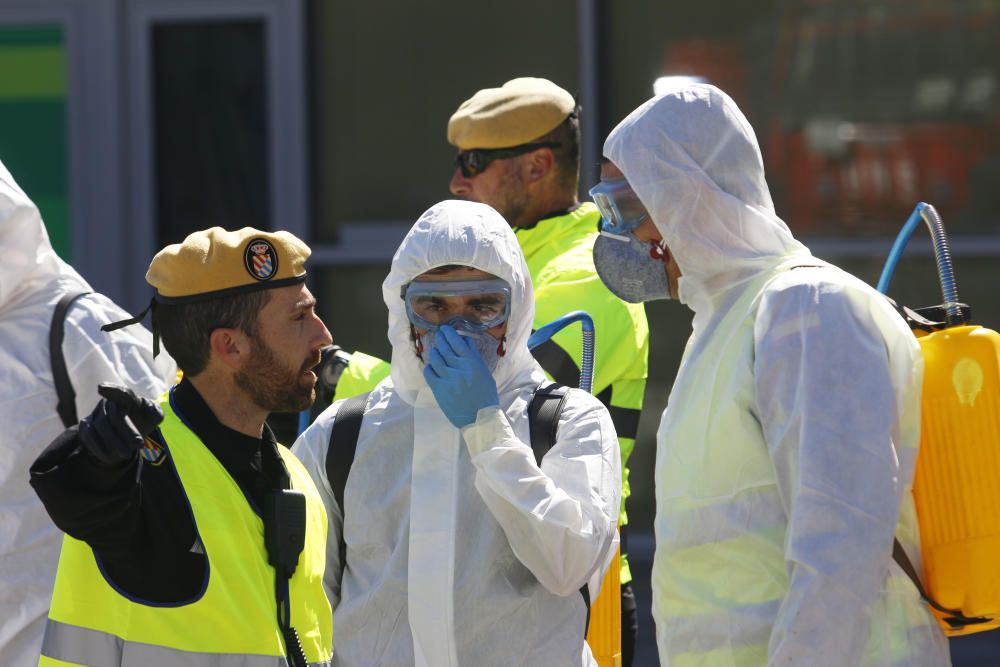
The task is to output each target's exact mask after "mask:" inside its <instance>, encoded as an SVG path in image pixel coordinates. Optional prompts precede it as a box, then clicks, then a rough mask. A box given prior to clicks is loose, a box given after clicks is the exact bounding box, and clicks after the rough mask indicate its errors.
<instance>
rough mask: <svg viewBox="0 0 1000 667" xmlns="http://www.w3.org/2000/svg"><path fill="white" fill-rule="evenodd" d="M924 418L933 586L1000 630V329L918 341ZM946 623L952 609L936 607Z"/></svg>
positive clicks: (964, 330)
mask: <svg viewBox="0 0 1000 667" xmlns="http://www.w3.org/2000/svg"><path fill="white" fill-rule="evenodd" d="M918 341H919V343H920V347H921V349H922V350H923V354H924V388H923V415H922V420H921V440H920V452H919V454H918V457H917V472H916V477H915V478H914V485H913V493H914V497H915V500H916V505H917V515H918V518H919V523H920V541H921V549H920V550H921V556H922V558H923V569H924V587H925V589H926V590H927V592H928V593H929V595H930V597H931V598H933V599H934V600H936V601H937V602H938V604H940V605H941V606H943V607H946V608H949V609H957V610H960V611H961V612H962V613H963V614H965V615H966V616H983V617H988V618H991V619H992V620H991V621H989V622H988V623H985V624H979V625H973V626H968V627H966V628H965V629H954V628H952V627H950V626H949V625H948V624H947V623H945V622H942V626H943V627H944V628H945V632H946V633H947V634H949V635H952V636H954V635H961V634H968V633H971V632H980V631H982V630H988V629H991V628H996V627H1000V371H998V368H1000V334H997V332H996V331H992V330H990V329H985V328H983V327H980V326H953V327H948V328H945V329H943V330H941V331H935V332H933V333H929V334H926V335H923V336H920V337H919V339H918ZM934 613H935V614H936V615H937V616H938V618H939V620H940V619H941V618H942V617H943V614H941V613H940V612H938V611H936V610H934Z"/></svg>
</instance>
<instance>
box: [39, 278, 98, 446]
mask: <svg viewBox="0 0 1000 667" xmlns="http://www.w3.org/2000/svg"><path fill="white" fill-rule="evenodd" d="M84 294H90V292H67V293H66V294H63V296H62V298H61V299H59V303H57V304H56V308H55V310H54V311H52V323H51V324H50V325H49V361H50V362H51V364H52V380H53V382H54V383H55V386H56V397H57V398H58V399H59V402H58V403H57V404H56V412H58V413H59V418H60V419H62V423H63V426H65V427H66V428H69V427H70V426H73V425H74V424H76V422H77V418H76V391H75V390H74V389H73V383H72V382H70V379H69V372H68V371H67V370H66V359H65V357H63V351H62V343H63V335H64V334H65V331H66V313H67V312H68V311H69V309H70V306H72V305H73V302H74V301H76V300H77V299H79V298H80V297H81V296H83V295H84Z"/></svg>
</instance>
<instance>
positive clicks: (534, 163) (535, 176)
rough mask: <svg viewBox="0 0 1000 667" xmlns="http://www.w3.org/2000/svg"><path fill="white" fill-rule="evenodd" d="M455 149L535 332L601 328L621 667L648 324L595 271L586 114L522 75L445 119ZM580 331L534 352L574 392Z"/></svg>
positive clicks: (633, 618)
mask: <svg viewBox="0 0 1000 667" xmlns="http://www.w3.org/2000/svg"><path fill="white" fill-rule="evenodd" d="M448 141H449V143H451V144H452V145H454V146H455V147H456V148H457V149H458V155H457V158H456V161H457V167H456V169H455V173H454V176H453V177H452V179H451V183H450V189H451V192H452V194H454V195H456V196H458V197H461V198H463V199H468V200H471V201H476V202H481V203H484V204H489V205H490V206H492V207H493V208H495V209H496V210H497V211H499V212H500V213H501V214H502V215H503V216H504V218H506V220H507V222H508V223H509V224H510V225H511V227H513V228H514V232H515V234H516V236H517V240H518V243H519V244H520V246H521V249H522V250H523V251H524V256H525V259H526V260H527V263H528V270H529V271H530V272H531V279H532V282H533V284H534V286H535V304H536V311H535V319H534V322H533V326H534V327H535V328H538V327H540V326H543V325H545V324H547V323H549V322H551V321H552V320H554V319H556V318H558V317H560V316H561V315H564V314H565V313H567V312H569V311H572V310H585V311H587V312H588V313H590V315H591V317H593V318H594V324H595V327H596V331H597V336H596V345H597V349H596V355H595V365H596V367H595V375H594V383H593V391H594V394H595V395H596V396H597V397H598V399H600V400H601V402H602V403H604V405H605V406H607V407H608V409H609V410H610V412H611V416H612V419H613V420H614V423H615V428H616V430H617V431H618V437H619V443H620V446H621V456H622V474H623V502H622V509H621V516H620V526H619V528H620V530H621V534H622V559H621V582H622V658H623V662H622V664H623V665H625V666H626V667H627V666H628V665H630V664H631V662H632V656H633V653H634V649H635V641H636V636H637V632H638V619H637V615H636V608H635V597H634V595H633V593H632V587H631V583H630V582H631V580H632V576H631V572H630V571H629V566H628V558H627V553H626V547H627V539H626V538H627V528H626V526H627V523H628V517H627V516H626V514H625V503H624V498H628V496H629V485H628V468H626V467H625V462H626V461H627V460H628V457H629V455H630V454H631V453H632V449H633V447H634V445H635V436H636V432H637V429H638V424H639V416H640V410H641V409H642V401H643V393H644V391H645V387H646V371H647V357H648V350H649V328H648V325H647V323H646V313H645V311H644V309H643V307H642V305H641V304H638V305H636V304H627V303H624V302H623V301H621V300H620V299H619V298H618V297H616V296H615V295H614V294H612V293H611V292H610V291H609V290H608V289H607V287H605V286H604V285H603V284H602V283H601V280H600V278H599V277H598V275H597V273H596V272H595V270H594V261H593V257H592V253H591V251H592V248H593V247H594V242H595V241H596V240H597V238H598V221H599V220H600V213H599V212H598V210H597V208H596V207H595V206H594V205H593V204H592V203H590V202H586V203H583V204H581V203H580V202H579V200H578V197H577V191H578V188H579V173H580V109H579V107H578V106H577V105H576V101H575V100H574V99H573V96H572V95H570V93H568V92H567V91H565V90H564V89H562V88H560V87H559V86H557V85H556V84H554V83H552V82H551V81H548V80H546V79H540V78H530V77H525V78H518V79H513V80H511V81H508V82H506V83H505V84H503V85H502V86H500V87H499V88H486V89H483V90H480V91H478V92H477V93H476V94H475V95H473V96H472V97H471V98H469V99H468V100H466V101H465V102H463V103H462V104H461V106H459V108H458V110H457V111H456V112H455V113H454V114H453V115H452V117H451V119H450V120H449V122H448ZM581 351H582V334H581V332H580V330H579V329H578V328H575V327H567V328H566V329H564V330H563V331H561V332H560V333H558V334H556V336H555V337H554V338H553V339H552V340H550V341H549V342H548V343H546V344H544V345H542V346H539V347H538V348H535V350H534V351H533V354H534V355H535V358H536V359H537V360H538V361H539V363H540V364H541V365H542V368H543V369H545V371H546V373H548V374H549V376H550V377H552V378H554V379H555V380H557V381H559V382H561V383H563V384H567V385H572V386H575V385H576V383H577V378H578V377H579V372H580V371H579V369H580V362H581Z"/></svg>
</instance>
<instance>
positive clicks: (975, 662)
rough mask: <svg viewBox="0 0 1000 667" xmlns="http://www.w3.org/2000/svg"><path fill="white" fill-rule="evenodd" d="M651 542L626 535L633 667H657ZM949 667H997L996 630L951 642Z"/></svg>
mask: <svg viewBox="0 0 1000 667" xmlns="http://www.w3.org/2000/svg"><path fill="white" fill-rule="evenodd" d="M653 548H654V540H653V533H652V532H644V533H640V532H638V531H637V532H629V535H628V550H629V565H630V566H631V568H632V588H633V589H634V590H635V600H636V604H637V605H638V607H639V645H638V646H637V647H636V651H635V664H634V667H657V666H658V665H659V664H660V661H659V658H658V657H657V655H656V635H655V630H654V629H653V615H652V612H651V611H650V608H651V604H652V597H651V594H650V589H649V575H650V571H651V570H652V567H653ZM951 656H952V665H953V667H1000V630H992V631H990V632H980V633H977V634H974V635H966V636H965V637H957V638H955V639H952V640H951Z"/></svg>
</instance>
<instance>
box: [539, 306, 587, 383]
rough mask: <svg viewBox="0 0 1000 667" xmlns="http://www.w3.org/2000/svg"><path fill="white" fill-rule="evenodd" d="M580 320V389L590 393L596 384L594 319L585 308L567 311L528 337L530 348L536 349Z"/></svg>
mask: <svg viewBox="0 0 1000 667" xmlns="http://www.w3.org/2000/svg"><path fill="white" fill-rule="evenodd" d="M577 321H579V322H580V326H581V327H582V328H583V352H582V354H581V356H580V389H583V390H584V391H586V392H588V393H590V391H591V389H592V387H593V384H594V336H595V332H594V320H593V318H592V317H591V316H590V315H589V314H588V313H587V312H586V311H583V310H574V311H573V312H571V313H566V314H565V315H563V316H562V317H560V318H559V319H557V320H555V321H552V322H549V323H548V324H546V325H545V326H543V327H541V328H540V329H538V330H536V331H535V332H534V333H533V334H531V336H530V337H529V338H528V349H534V348H536V347H538V346H539V345H541V344H542V343H544V342H545V341H547V340H549V339H550V338H552V336H554V335H556V333H558V332H559V331H561V330H562V329H564V328H565V327H566V326H568V325H570V324H572V323H573V322H577Z"/></svg>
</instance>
